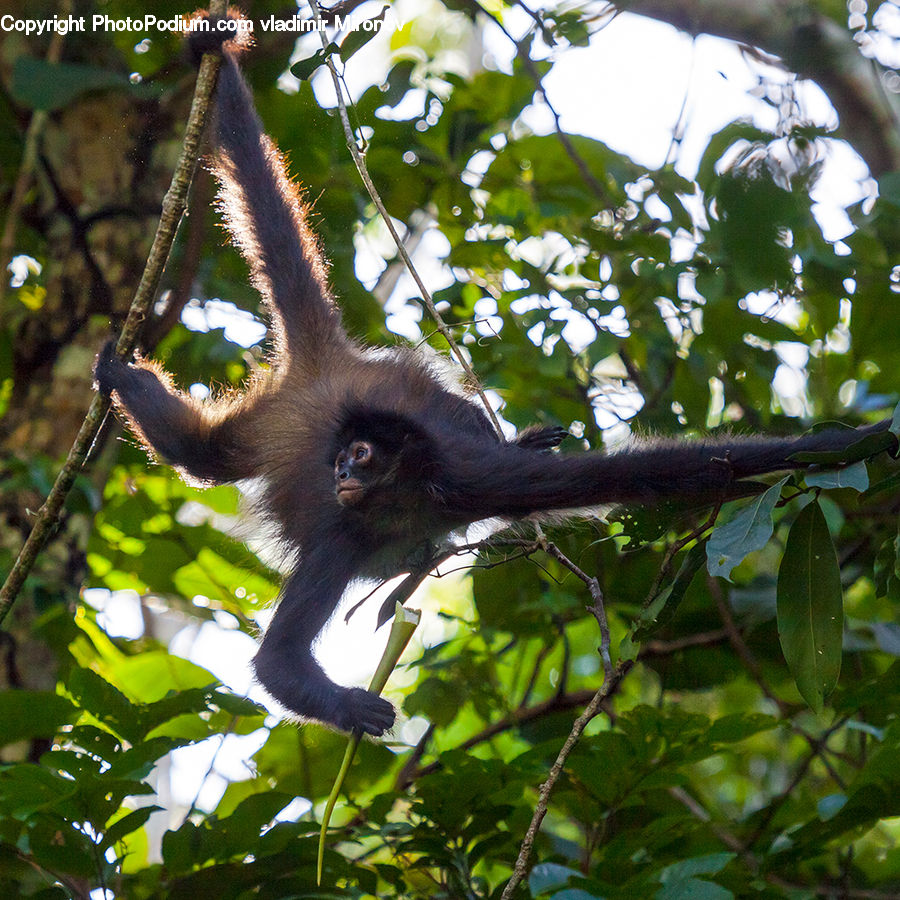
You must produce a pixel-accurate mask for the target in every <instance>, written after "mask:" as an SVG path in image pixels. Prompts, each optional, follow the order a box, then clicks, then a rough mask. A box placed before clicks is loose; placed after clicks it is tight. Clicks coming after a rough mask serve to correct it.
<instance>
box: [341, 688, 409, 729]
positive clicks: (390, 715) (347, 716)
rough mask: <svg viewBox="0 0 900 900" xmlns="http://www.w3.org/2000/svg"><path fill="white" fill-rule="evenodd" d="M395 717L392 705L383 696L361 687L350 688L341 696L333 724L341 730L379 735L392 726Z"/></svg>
mask: <svg viewBox="0 0 900 900" xmlns="http://www.w3.org/2000/svg"><path fill="white" fill-rule="evenodd" d="M395 718H396V714H395V713H394V707H393V706H391V704H390V703H388V701H387V700H385V699H384V698H383V697H379V696H378V695H377V694H373V693H372V692H371V691H366V690H364V689H363V688H350V689H349V690H348V691H347V694H346V695H345V696H344V698H343V702H342V703H341V709H340V712H339V714H338V721H336V722H335V725H337V727H338V728H340V729H341V730H343V731H359V732H362V734H371V735H372V736H373V737H381V735H383V734H384V733H385V732H386V731H388V730H390V729H391V728H392V727H393V724H394V719H395Z"/></svg>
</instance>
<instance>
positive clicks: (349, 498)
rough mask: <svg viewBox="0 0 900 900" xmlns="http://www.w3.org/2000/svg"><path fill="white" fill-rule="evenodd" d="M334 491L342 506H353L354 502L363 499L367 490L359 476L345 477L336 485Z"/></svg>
mask: <svg viewBox="0 0 900 900" xmlns="http://www.w3.org/2000/svg"><path fill="white" fill-rule="evenodd" d="M334 493H335V496H336V497H337V502H338V503H340V504H341V506H353V504H354V503H359V501H360V500H362V498H363V494H364V493H365V491H364V490H363V484H362V482H361V481H360V480H359V479H358V478H345V479H344V480H343V481H339V482H338V483H337V484H336V485H335V488H334Z"/></svg>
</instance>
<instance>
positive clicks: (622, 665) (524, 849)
mask: <svg viewBox="0 0 900 900" xmlns="http://www.w3.org/2000/svg"><path fill="white" fill-rule="evenodd" d="M633 665H634V663H633V662H632V661H631V660H629V659H623V660H621V661H620V662H619V663H618V664H617V665H616V667H615V669H614V670H613V671H612V675H611V677H610V678H608V679H607V680H606V681H604V682H603V685H602V686H601V687H600V689H599V690H598V691H597V693H595V694H594V696H593V698H592V700H591V702H590V703H588V705H587V707H586V708H585V710H584V712H583V713H582V714H581V715H580V716H579V717H578V718H577V719H576V720H575V724H574V725H573V726H572V730H571V731H570V732H569V736H568V737H567V738H566V742H565V743H564V744H563V746H562V749H561V750H560V751H559V755H558V756H557V757H556V762H554V763H553V766H552V767H551V769H550V774H549V775H548V776H547V780H546V781H545V782H544V783H543V784H542V785H541V790H540V795H539V796H538V803H537V807H536V808H535V811H534V815H533V816H532V817H531V824H530V825H529V826H528V831H527V832H526V833H525V839H524V840H523V841H522V846H521V848H520V849H519V855H518V857H517V859H516V863H515V867H514V868H513V874H512V877H511V878H510V879H509V881H508V882H507V883H506V887H504V888H503V893H502V894H501V895H500V900H511V898H512V896H513V894H514V893H515V890H516V888H517V887H518V886H519V884H520V883H521V881H522V879H523V878H525V876H526V875H527V874H528V864H529V860H530V858H531V849H532V847H533V846H534V839H535V838H536V837H537V833H538V830H539V829H540V827H541V822H543V821H544V816H545V815H547V806H548V805H549V803H550V794H551V793H552V792H553V788H554V787H555V785H556V782H557V781H558V780H559V776H560V775H561V774H562V770H563V766H565V764H566V760H567V759H568V758H569V754H570V753H571V752H572V750H573V749H574V747H575V745H576V744H577V743H578V739H579V738H580V737H581V734H582V732H583V731H584V729H585V727H586V726H587V724H588V722H590V721H591V719H593V718H594V716H596V715H597V713H598V712H599V710H600V704H601V703H603V701H604V700H605V699H606V698H607V697H608V696H609V695H610V694H611V693H612V692H613V691H614V690H615V689H616V687H618V685H619V682H620V681H621V680H622V679H623V678H624V677H625V676H626V675H627V674H628V672H629V671H630V670H631V667H632V666H633Z"/></svg>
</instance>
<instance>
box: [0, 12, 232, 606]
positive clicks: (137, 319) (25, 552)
mask: <svg viewBox="0 0 900 900" xmlns="http://www.w3.org/2000/svg"><path fill="white" fill-rule="evenodd" d="M224 8H225V3H224V0H212V2H211V3H210V10H211V11H212V12H213V13H215V12H217V11H218V12H220V13H222V12H224ZM218 70H219V60H218V58H217V57H215V56H211V55H206V56H204V58H203V62H202V64H201V65H200V71H199V72H198V74H197V84H196V87H195V88H194V99H193V101H192V103H191V112H190V115H189V117H188V122H187V127H186V128H185V133H184V145H183V147H182V150H181V157H180V158H179V160H178V165H177V166H176V168H175V172H174V174H173V175H172V183H171V184H170V185H169V189H168V191H166V196H165V198H164V199H163V204H162V215H161V216H160V220H159V225H158V226H157V229H156V235H155V236H154V238H153V245H152V246H151V248H150V254H149V256H148V257H147V263H146V265H145V266H144V272H143V274H142V275H141V281H140V284H139V285H138V287H137V290H136V291H135V295H134V299H133V300H132V302H131V308H130V310H129V312H128V318H127V319H126V321H125V326H124V327H123V329H122V333H121V334H120V335H119V340H118V342H117V343H116V352H117V354H118V355H119V356H120V357H123V358H124V357H125V356H126V355H128V354H130V353H131V351H132V350H133V349H134V347H135V344H136V343H137V336H138V331H139V329H140V326H141V325H142V324H143V321H144V319H145V318H146V317H147V313H148V311H149V310H150V306H151V304H152V303H153V300H154V298H155V297H156V292H157V290H158V288H159V282H160V278H161V277H162V273H163V269H164V268H165V265H166V260H167V259H168V257H169V251H170V250H171V248H172V243H173V241H174V240H175V233H176V232H177V230H178V224H179V222H180V221H181V216H182V214H183V213H184V210H185V206H186V205H187V195H188V189H189V188H190V185H191V179H192V178H193V175H194V171H195V169H196V168H197V162H198V160H199V158H200V148H201V143H202V138H203V132H204V129H205V126H206V119H207V113H208V110H209V106H210V99H211V97H212V93H213V89H214V88H215V84H216V75H217V73H218ZM108 410H109V400H108V399H107V398H106V397H101V396H100V394H95V395H94V398H93V400H92V401H91V405H90V407H89V408H88V412H87V415H86V416H85V418H84V422H83V423H82V425H81V428H80V429H79V431H78V436H77V437H76V438H75V442H74V443H73V444H72V447H71V449H70V450H69V454H68V456H67V457H66V461H65V463H63V467H62V469H60V471H59V474H58V475H57V476H56V481H55V482H54V484H53V487H52V489H51V490H50V493H49V494H48V495H47V499H46V500H45V501H44V504H43V506H42V507H41V508H40V510H39V511H38V514H37V518H36V521H35V523H34V527H33V528H32V529H31V533H30V534H29V535H28V538H27V539H26V541H25V544H24V546H23V547H22V549H21V550H20V551H19V555H18V557H17V558H16V561H15V563H14V564H13V567H12V569H11V570H10V572H9V575H8V576H7V577H6V581H5V582H4V583H3V587H2V588H0V623H2V622H3V620H4V619H5V618H6V615H7V614H8V613H9V611H10V609H11V608H12V605H13V603H14V602H15V599H16V597H17V596H18V594H19V591H20V590H21V589H22V585H23V584H24V583H25V579H26V577H27V576H28V573H29V572H30V571H31V569H32V567H33V566H34V564H35V561H36V560H37V557H38V554H39V553H40V552H41V550H43V549H44V546H45V545H46V544H47V542H48V541H49V540H50V538H51V537H52V535H53V533H54V531H55V530H56V527H57V525H58V523H59V517H60V514H61V512H62V508H63V504H64V503H65V500H66V496H67V495H68V493H69V491H70V490H71V488H72V485H73V484H74V483H75V478H76V477H77V476H78V473H79V472H80V471H81V468H82V466H83V464H84V460H85V458H86V456H87V454H88V452H89V450H90V447H91V444H92V443H93V441H94V439H95V437H96V436H97V433H98V432H99V430H100V426H101V425H102V423H103V419H104V418H105V416H106V413H107V411H108Z"/></svg>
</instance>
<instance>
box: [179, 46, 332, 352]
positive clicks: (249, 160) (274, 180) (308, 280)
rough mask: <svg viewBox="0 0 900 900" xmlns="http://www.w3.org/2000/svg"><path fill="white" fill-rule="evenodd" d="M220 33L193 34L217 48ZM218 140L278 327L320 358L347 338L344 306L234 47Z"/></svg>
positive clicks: (227, 53) (240, 234)
mask: <svg viewBox="0 0 900 900" xmlns="http://www.w3.org/2000/svg"><path fill="white" fill-rule="evenodd" d="M218 34H219V35H221V34H222V33H221V32H219V33H218ZM226 35H227V33H226ZM214 39H215V35H214V34H203V33H200V32H198V33H196V34H195V35H191V36H189V38H188V40H189V42H190V43H191V45H192V47H193V49H194V51H195V52H196V51H197V50H198V49H203V50H211V49H215V48H214V47H210V46H209V44H210V41H211V40H214ZM198 45H199V46H198ZM213 144H214V147H215V153H214V155H213V172H214V174H215V176H216V178H217V179H218V181H219V185H220V193H219V199H220V204H221V209H222V213H223V215H224V218H225V222H226V225H227V226H228V230H229V231H230V232H231V236H232V239H233V240H234V243H235V244H236V245H237V247H238V248H239V249H240V251H241V253H242V254H243V255H244V258H245V259H246V260H247V263H248V264H249V266H250V272H251V277H252V280H253V283H254V285H255V286H256V288H257V290H259V292H260V293H261V294H262V295H263V297H264V299H265V300H266V301H267V303H268V304H269V306H270V309H271V312H272V314H273V316H275V317H276V319H277V320H278V321H277V325H276V331H283V332H284V337H286V339H287V344H288V346H289V347H290V348H291V349H292V350H294V351H295V354H294V357H295V358H296V356H299V360H300V362H301V363H302V362H303V361H305V360H306V359H307V358H309V359H317V358H319V356H320V355H321V353H322V352H323V347H325V346H328V345H332V346H333V345H334V344H335V342H340V341H342V340H345V335H344V331H343V329H342V327H341V324H340V313H339V311H338V309H337V307H336V305H335V303H334V301H333V299H332V297H331V294H330V292H329V290H328V286H327V279H326V265H325V262H324V259H323V257H322V253H321V251H320V249H319V244H318V240H317V239H316V236H315V235H314V234H313V232H312V231H311V230H310V228H309V225H308V224H307V221H306V211H307V208H306V204H305V203H304V202H303V200H302V199H301V197H300V193H299V191H298V189H297V185H296V184H294V182H293V181H291V179H290V178H289V177H288V174H287V170H286V168H285V164H284V160H283V158H282V156H281V154H280V153H279V152H278V149H277V148H276V147H275V145H274V144H273V143H272V141H271V140H270V138H269V136H268V135H267V134H265V132H264V131H263V128H262V124H261V123H260V120H259V116H258V115H257V113H256V109H255V107H254V104H253V97H252V95H251V93H250V90H249V88H248V87H247V84H246V82H245V81H244V78H243V75H242V74H241V71H240V68H239V66H238V64H237V61H236V59H235V54H234V53H233V52H232V51H231V50H229V48H228V47H227V46H226V47H225V48H224V52H222V67H221V69H220V70H219V81H218V85H217V87H216V115H215V121H214V126H213ZM277 326H280V328H278V327H277ZM278 337H279V338H280V337H281V335H278ZM280 349H283V348H280ZM307 351H308V352H309V354H310V355H309V356H308V357H307V355H306V353H307ZM280 356H281V354H279V357H280Z"/></svg>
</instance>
